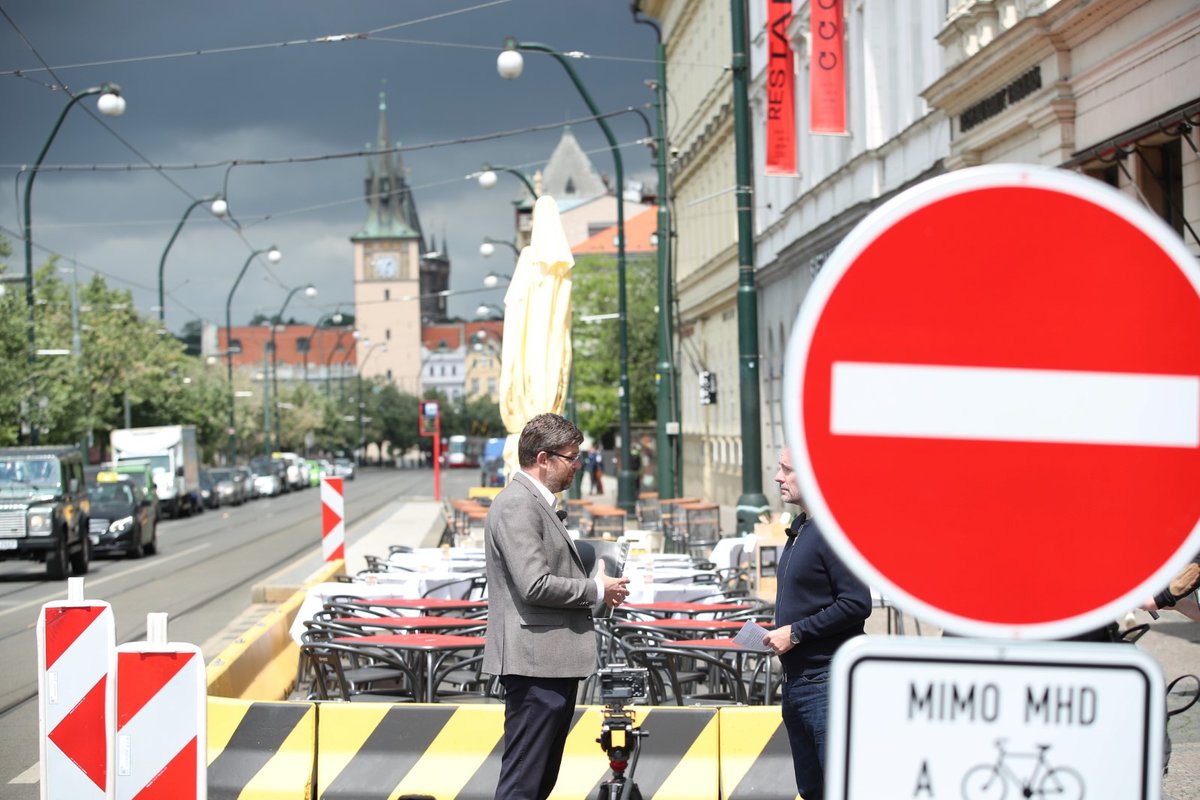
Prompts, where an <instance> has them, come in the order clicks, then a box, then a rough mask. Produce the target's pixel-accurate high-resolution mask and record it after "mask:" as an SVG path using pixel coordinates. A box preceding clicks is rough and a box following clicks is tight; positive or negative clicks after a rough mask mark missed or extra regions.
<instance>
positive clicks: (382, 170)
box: [354, 81, 421, 239]
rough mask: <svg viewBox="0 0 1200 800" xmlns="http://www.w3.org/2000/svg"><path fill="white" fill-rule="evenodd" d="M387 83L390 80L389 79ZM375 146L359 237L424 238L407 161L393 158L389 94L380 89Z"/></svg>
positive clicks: (397, 157) (369, 148) (369, 163)
mask: <svg viewBox="0 0 1200 800" xmlns="http://www.w3.org/2000/svg"><path fill="white" fill-rule="evenodd" d="M385 83H386V81H385ZM376 136H377V138H376V141H375V145H374V147H371V146H368V148H367V149H368V151H369V150H372V149H373V150H375V153H376V154H375V155H372V156H369V157H368V158H367V170H368V175H367V187H366V192H367V221H366V224H364V225H363V228H362V230H361V231H359V232H358V234H357V235H356V236H355V237H354V238H356V239H413V238H420V237H421V232H420V231H421V229H420V226H419V224H418V225H413V224H412V223H411V222H410V220H415V218H416V209H415V208H414V209H413V210H412V212H411V213H409V212H408V210H407V208H406V206H411V205H412V199H411V196H410V195H409V191H408V185H407V182H406V181H405V179H404V162H403V160H402V159H401V158H400V156H399V154H398V153H397V154H396V157H395V158H393V157H392V153H393V151H392V146H391V136H390V133H389V131H388V118H387V94H386V92H384V91H382V90H381V91H380V92H379V127H378V132H377V134H376ZM396 146H397V148H399V143H397V145H396Z"/></svg>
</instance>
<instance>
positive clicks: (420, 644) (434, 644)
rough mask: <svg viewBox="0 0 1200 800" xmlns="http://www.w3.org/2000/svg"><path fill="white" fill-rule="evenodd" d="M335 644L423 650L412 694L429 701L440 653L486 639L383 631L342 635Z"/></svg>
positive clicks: (480, 646)
mask: <svg viewBox="0 0 1200 800" xmlns="http://www.w3.org/2000/svg"><path fill="white" fill-rule="evenodd" d="M333 642H334V643H335V644H344V645H350V646H351V647H376V648H381V649H384V650H398V651H400V653H401V655H407V654H409V653H420V654H424V656H425V657H424V659H423V662H424V669H423V670H422V671H421V672H420V674H419V675H418V677H419V678H420V679H421V682H422V686H419V687H413V696H414V697H419V696H424V698H425V702H426V703H432V702H434V697H435V696H436V690H437V687H436V686H434V685H433V673H434V669H435V667H436V664H437V657H438V654H444V653H449V652H453V651H455V650H482V649H483V645H484V644H485V640H484V638H483V637H482V636H451V635H448V634H444V633H398V634H397V633H384V634H379V635H377V636H339V637H338V638H336V639H334V640H333Z"/></svg>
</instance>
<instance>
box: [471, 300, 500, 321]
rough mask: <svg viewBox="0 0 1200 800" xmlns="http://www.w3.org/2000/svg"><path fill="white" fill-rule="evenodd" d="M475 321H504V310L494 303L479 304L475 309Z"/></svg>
mask: <svg viewBox="0 0 1200 800" xmlns="http://www.w3.org/2000/svg"><path fill="white" fill-rule="evenodd" d="M475 318H476V319H504V309H503V308H501V307H500V306H498V305H496V304H495V303H480V304H479V307H478V308H476V309H475Z"/></svg>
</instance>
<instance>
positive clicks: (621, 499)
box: [496, 36, 637, 514]
mask: <svg viewBox="0 0 1200 800" xmlns="http://www.w3.org/2000/svg"><path fill="white" fill-rule="evenodd" d="M522 50H531V51H534V52H539V53H546V54H547V55H550V56H553V57H554V60H555V61H557V62H558V63H559V64H561V65H562V68H563V69H565V70H566V71H567V75H568V77H570V79H571V82H572V83H573V84H575V88H576V89H577V90H578V91H579V94H580V96H581V97H582V98H583V101H584V103H586V104H587V107H588V109H589V110H590V111H591V112H592V115H593V116H595V117H596V122H597V123H598V124H599V125H600V129H601V130H602V131H603V132H604V138H605V139H606V140H607V141H608V147H609V150H610V151H612V158H613V171H614V173H615V181H616V193H617V198H616V199H617V313H618V314H619V315H620V316H619V318H618V325H619V328H618V338H619V342H620V345H619V353H618V363H619V367H620V378H619V384H618V386H617V403H618V405H617V408H618V411H619V415H620V422H619V432H620V437H621V446H620V449H619V453H620V465H619V468H618V471H617V505H618V506H619V507H620V508H622V509H624V510H625V512H626V513H628V514H633V512H634V505H635V501H636V495H637V486H636V476H635V475H634V474H633V470H632V469H631V467H632V461H631V459H630V449H629V448H630V444H631V442H630V438H631V437H632V432H631V429H630V407H629V327H628V322H629V316H628V314H627V311H626V299H625V197H624V192H625V165H624V162H623V161H622V159H621V149H620V147H618V146H617V139H616V137H615V136H613V132H612V129H611V128H609V126H608V122H607V121H605V119H604V117H603V116H602V115H601V113H600V109H599V108H597V107H596V102H595V101H594V100H592V96H591V95H590V94H589V93H588V90H587V88H586V87H585V86H584V85H583V82H582V81H580V80H579V76H578V75H576V74H575V68H574V67H572V66H571V63H570V62H569V61H568V60H567V58H566V56H564V55H563V54H562V53H560V52H558V51H557V50H555V49H553V48H551V47H549V46H547V45H544V44H539V43H537V42H521V41H518V40H517V39H515V38H513V37H511V36H510V37H508V38H507V39H505V40H504V50H503V51H501V53H500V55H499V57H497V59H496V71H497V72H498V73H500V77H501V78H504V79H506V80H514V79H516V78H518V77H520V75H521V72H522V70H524V68H525V59H524V57H523V56H522V55H521V51H522Z"/></svg>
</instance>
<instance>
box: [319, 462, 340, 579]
mask: <svg viewBox="0 0 1200 800" xmlns="http://www.w3.org/2000/svg"><path fill="white" fill-rule="evenodd" d="M343 487H344V484H343V482H342V478H335V477H329V478H321V553H322V555H323V556H324V559H325V560H326V561H334V560H336V559H339V558H345V557H346V548H345V543H346V501H345V497H344V494H343V492H344V488H343Z"/></svg>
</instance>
